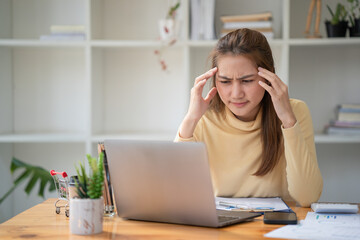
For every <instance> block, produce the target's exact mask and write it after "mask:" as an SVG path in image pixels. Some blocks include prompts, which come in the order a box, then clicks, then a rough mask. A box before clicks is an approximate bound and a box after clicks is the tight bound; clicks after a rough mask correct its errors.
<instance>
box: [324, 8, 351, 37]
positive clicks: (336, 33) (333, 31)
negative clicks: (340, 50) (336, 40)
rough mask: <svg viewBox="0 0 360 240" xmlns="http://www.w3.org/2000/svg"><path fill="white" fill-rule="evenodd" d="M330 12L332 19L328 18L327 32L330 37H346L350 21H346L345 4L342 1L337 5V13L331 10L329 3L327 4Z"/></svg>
mask: <svg viewBox="0 0 360 240" xmlns="http://www.w3.org/2000/svg"><path fill="white" fill-rule="evenodd" d="M326 6H327V8H328V10H329V12H330V14H331V20H330V21H329V20H326V21H325V25H326V32H327V36H328V37H329V38H332V37H345V35H346V30H347V25H348V22H347V21H346V16H347V11H346V10H345V6H344V5H343V4H341V3H338V4H337V5H336V10H335V13H334V12H333V11H332V10H331V8H330V7H329V5H326Z"/></svg>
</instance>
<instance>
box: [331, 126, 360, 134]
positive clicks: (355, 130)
mask: <svg viewBox="0 0 360 240" xmlns="http://www.w3.org/2000/svg"><path fill="white" fill-rule="evenodd" d="M325 132H326V133H327V134H333V135H359V136H360V128H351V127H335V126H328V127H326V129H325Z"/></svg>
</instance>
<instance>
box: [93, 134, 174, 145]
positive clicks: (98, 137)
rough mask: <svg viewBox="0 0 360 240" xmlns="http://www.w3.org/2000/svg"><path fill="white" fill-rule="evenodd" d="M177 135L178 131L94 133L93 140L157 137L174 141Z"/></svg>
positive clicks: (149, 138) (95, 141) (94, 141)
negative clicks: (161, 132)
mask: <svg viewBox="0 0 360 240" xmlns="http://www.w3.org/2000/svg"><path fill="white" fill-rule="evenodd" d="M175 135H176V132H175V133H163V134H160V133H138V134H134V133H130V134H126V133H119V134H99V135H93V136H92V137H91V142H93V143H97V142H101V141H104V140H105V139H133V140H139V139H143V140H153V139H157V140H164V141H172V140H174V139H175Z"/></svg>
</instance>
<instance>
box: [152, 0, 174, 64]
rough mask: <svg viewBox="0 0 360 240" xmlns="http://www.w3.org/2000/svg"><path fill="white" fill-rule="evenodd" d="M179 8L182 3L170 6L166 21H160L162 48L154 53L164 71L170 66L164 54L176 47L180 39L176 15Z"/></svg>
mask: <svg viewBox="0 0 360 240" xmlns="http://www.w3.org/2000/svg"><path fill="white" fill-rule="evenodd" d="M179 7H180V1H178V2H176V3H175V4H174V5H173V6H170V8H169V11H168V13H167V15H166V18H165V19H160V20H159V33H160V41H161V47H160V49H158V50H155V52H154V53H155V55H157V56H158V61H159V63H160V65H161V69H162V70H164V71H166V70H167V69H168V66H167V64H166V62H165V60H164V58H163V53H164V51H165V49H166V48H167V47H170V46H172V45H174V44H175V43H176V41H177V38H178V37H179V31H180V20H178V19H176V13H177V10H178V9H179Z"/></svg>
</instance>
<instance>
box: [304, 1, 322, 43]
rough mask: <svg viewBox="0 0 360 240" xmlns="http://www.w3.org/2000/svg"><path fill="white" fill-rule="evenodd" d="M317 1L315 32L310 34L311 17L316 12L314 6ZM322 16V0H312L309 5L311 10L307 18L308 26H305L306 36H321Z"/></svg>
mask: <svg viewBox="0 0 360 240" xmlns="http://www.w3.org/2000/svg"><path fill="white" fill-rule="evenodd" d="M315 3H316V13H315V29H314V34H310V25H311V19H312V16H313V12H314V7H315ZM320 17H321V0H311V3H310V6H309V12H308V15H307V19H306V28H305V36H306V37H307V38H321V35H320V31H319V26H320Z"/></svg>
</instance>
